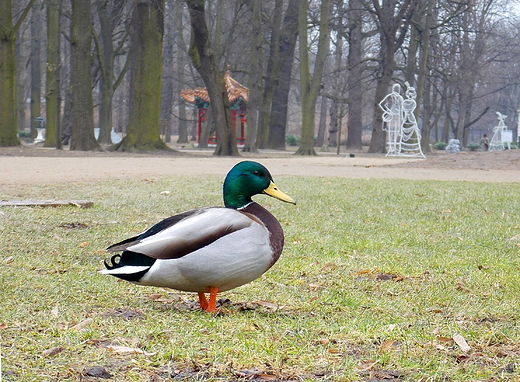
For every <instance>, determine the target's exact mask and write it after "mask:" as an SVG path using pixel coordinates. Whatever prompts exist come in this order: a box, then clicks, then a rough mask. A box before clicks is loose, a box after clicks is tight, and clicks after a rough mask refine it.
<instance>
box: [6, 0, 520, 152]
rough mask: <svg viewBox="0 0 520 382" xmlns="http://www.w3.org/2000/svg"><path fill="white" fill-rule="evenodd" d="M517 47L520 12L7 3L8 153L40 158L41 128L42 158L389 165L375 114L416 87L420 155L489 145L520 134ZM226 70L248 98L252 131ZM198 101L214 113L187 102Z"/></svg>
mask: <svg viewBox="0 0 520 382" xmlns="http://www.w3.org/2000/svg"><path fill="white" fill-rule="evenodd" d="M80 3H81V4H80ZM29 23H31V24H29ZM39 31H45V33H39ZM519 37H520V11H519V8H518V1H516V0H515V1H508V0H472V1H458V0H333V1H332V0H331V1H328V0H327V1H309V2H301V1H298V0H286V1H283V0H266V1H260V0H250V1H246V2H244V1H224V0H218V1H204V0H184V1H177V0H138V1H125V0H115V1H108V0H99V1H96V2H90V1H87V2H85V1H78V0H48V1H44V2H38V3H37V4H36V2H35V0H20V1H14V0H5V1H1V2H0V66H1V68H2V71H1V73H0V146H13V145H18V144H20V140H19V138H18V136H20V137H23V138H24V141H28V142H31V139H34V137H35V135H36V132H35V131H34V127H35V118H36V117H37V116H42V117H43V118H44V120H45V123H46V138H45V142H44V143H43V144H44V145H45V146H47V147H56V148H61V143H62V141H63V142H64V143H65V144H69V143H70V146H69V148H70V149H72V150H99V149H102V148H109V147H111V148H116V149H118V150H125V151H126V150H130V151H148V150H157V149H169V147H170V146H171V145H172V143H171V142H175V141H177V142H179V143H182V144H187V143H189V142H190V141H193V146H195V147H199V148H201V149H202V148H204V147H208V144H211V143H215V151H214V154H216V155H231V156H235V155H240V154H239V151H238V148H237V144H239V143H245V144H244V148H243V150H244V151H258V150H263V149H268V148H269V149H277V150H285V149H286V145H287V144H291V145H295V146H297V148H298V150H297V152H298V154H311V155H312V154H315V153H316V152H315V145H316V144H318V145H319V147H322V146H327V145H328V146H332V147H336V148H337V153H340V152H341V150H340V148H341V146H343V150H345V149H348V150H353V151H359V150H368V151H370V152H374V153H376V152H385V151H386V147H387V146H386V142H385V134H384V133H383V130H382V114H381V110H380V109H379V108H378V107H377V105H378V104H379V102H381V100H382V99H383V98H384V96H385V95H386V94H388V93H389V92H390V89H391V86H392V85H393V84H396V83H397V84H400V85H403V86H404V83H405V82H408V83H409V84H411V86H413V87H415V89H416V90H417V108H416V110H415V119H416V120H417V121H418V124H419V127H420V129H421V133H422V134H421V145H422V147H423V150H424V152H426V153H428V152H429V150H430V145H431V144H432V143H433V142H435V141H443V142H447V141H448V140H449V139H451V138H457V139H459V140H460V141H461V142H462V143H463V146H466V145H467V144H469V143H475V142H480V138H481V136H482V135H483V134H484V133H487V134H488V135H490V134H491V132H492V129H493V127H494V126H495V124H496V118H495V117H494V116H495V114H494V111H499V112H500V113H502V114H504V115H507V116H508V117H509V118H508V119H507V121H508V124H509V126H510V127H513V126H516V124H517V120H518V113H517V110H518V109H520V80H518V76H517V68H518V66H519V65H520V46H519V45H518V44H517V43H516V41H518V38H519ZM297 46H298V49H296V47H297ZM189 58H191V60H190V59H189ZM26 68H27V70H26ZM228 68H229V69H228ZM28 69H30V70H28ZM226 70H229V71H230V75H231V76H232V77H233V78H234V79H235V80H237V81H238V82H239V83H241V84H245V85H246V86H247V87H248V88H249V94H248V97H247V101H245V100H243V104H242V105H244V104H245V107H246V108H247V115H243V114H239V116H238V117H235V115H238V114H237V113H236V110H235V109H236V107H237V106H236V105H233V104H232V103H230V101H229V99H228V98H227V94H226V89H225V82H224V75H225V73H226ZM200 87H204V88H205V89H206V90H207V92H208V94H209V97H210V99H211V100H210V102H206V103H205V101H202V100H199V101H200V102H194V103H185V102H184V100H183V99H182V98H181V97H180V93H181V91H182V90H183V89H197V88H200ZM318 100H321V102H317V101H318ZM241 107H242V106H241ZM208 108H210V109H211V111H208ZM234 110H235V111H234ZM241 112H242V109H241ZM244 126H246V131H247V134H246V136H245V138H244V137H241V136H239V135H238V130H237V129H241V128H243V127H244ZM513 131H514V137H513V139H514V140H515V141H516V140H517V139H518V138H517V136H516V129H513ZM237 136H238V137H239V138H240V139H239V140H238V141H237V139H236V137H237ZM69 138H70V140H69ZM172 138H174V139H172ZM113 139H116V140H118V141H119V140H121V139H122V141H121V142H119V143H117V145H116V146H111V144H112V143H116V142H113V141H112V140H113ZM190 146H191V145H190Z"/></svg>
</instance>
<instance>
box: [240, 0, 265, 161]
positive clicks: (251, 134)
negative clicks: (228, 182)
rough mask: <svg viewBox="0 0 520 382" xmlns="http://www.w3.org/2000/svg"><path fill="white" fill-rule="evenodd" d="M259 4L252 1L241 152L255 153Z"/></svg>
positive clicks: (259, 79) (259, 77)
mask: <svg viewBox="0 0 520 382" xmlns="http://www.w3.org/2000/svg"><path fill="white" fill-rule="evenodd" d="M261 4H262V2H261V1H260V0H253V1H252V7H253V9H252V14H253V15H252V23H251V30H252V31H253V33H252V35H253V40H252V47H251V63H250V76H249V103H248V107H247V116H248V118H247V135H246V136H247V138H246V141H245V144H244V148H243V150H242V151H245V152H247V151H249V152H257V151H258V148H257V144H256V137H257V133H258V113H259V108H260V96H261V91H262V89H261V87H262V66H261V64H260V63H261V57H262V33H261V17H260V16H261Z"/></svg>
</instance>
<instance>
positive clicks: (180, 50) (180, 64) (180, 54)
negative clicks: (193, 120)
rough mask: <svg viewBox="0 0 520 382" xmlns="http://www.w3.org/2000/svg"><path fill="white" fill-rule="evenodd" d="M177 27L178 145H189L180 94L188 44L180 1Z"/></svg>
mask: <svg viewBox="0 0 520 382" xmlns="http://www.w3.org/2000/svg"><path fill="white" fill-rule="evenodd" d="M174 7H175V16H174V18H175V26H176V28H177V29H176V31H177V36H176V37H177V68H176V71H177V82H176V83H177V86H176V87H175V89H176V92H175V94H174V96H175V99H177V100H179V101H178V102H179V138H178V139H177V143H188V123H187V119H186V105H185V103H184V102H183V101H182V100H181V98H180V96H179V94H180V91H181V90H182V89H183V88H184V66H185V62H186V60H185V54H184V51H185V49H186V44H185V43H184V39H183V37H182V33H183V29H184V28H183V22H182V8H183V7H182V3H181V2H180V1H176V2H175V5H174Z"/></svg>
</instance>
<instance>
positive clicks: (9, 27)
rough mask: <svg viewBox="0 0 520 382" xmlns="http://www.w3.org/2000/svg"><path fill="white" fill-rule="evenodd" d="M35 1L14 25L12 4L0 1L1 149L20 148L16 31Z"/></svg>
mask: <svg viewBox="0 0 520 382" xmlns="http://www.w3.org/2000/svg"><path fill="white" fill-rule="evenodd" d="M34 2H35V0H31V2H30V3H29V4H28V5H27V7H26V8H25V10H24V11H23V13H22V15H21V16H20V18H19V19H18V21H17V23H16V24H15V25H13V9H12V2H11V1H9V0H2V1H0V147H8V146H18V145H20V141H19V140H18V136H17V133H18V129H17V123H16V60H15V54H14V45H15V38H16V31H17V30H18V29H19V28H20V25H21V24H22V21H23V20H24V19H25V18H26V17H27V14H28V13H29V10H30V9H31V7H32V6H33V4H34Z"/></svg>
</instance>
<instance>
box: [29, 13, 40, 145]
mask: <svg viewBox="0 0 520 382" xmlns="http://www.w3.org/2000/svg"><path fill="white" fill-rule="evenodd" d="M42 7H43V4H42V3H41V4H36V5H34V6H33V8H32V16H31V56H30V62H31V96H30V98H31V117H30V118H31V138H33V139H34V138H36V137H37V136H38V131H37V130H36V124H35V120H36V118H38V117H41V115H42V112H41V101H40V99H41V94H42V74H41V66H42V63H41V45H42V43H41V33H40V29H41V13H42Z"/></svg>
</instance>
